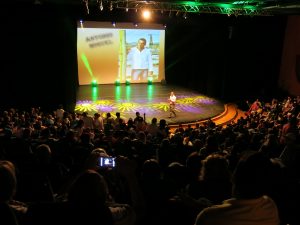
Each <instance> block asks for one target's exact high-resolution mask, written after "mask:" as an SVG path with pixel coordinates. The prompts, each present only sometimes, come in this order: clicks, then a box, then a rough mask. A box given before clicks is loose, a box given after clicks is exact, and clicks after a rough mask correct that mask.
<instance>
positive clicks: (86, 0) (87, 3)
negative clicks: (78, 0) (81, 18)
mask: <svg viewBox="0 0 300 225" xmlns="http://www.w3.org/2000/svg"><path fill="white" fill-rule="evenodd" d="M83 2H84V3H85V8H86V13H87V14H90V9H89V0H83Z"/></svg>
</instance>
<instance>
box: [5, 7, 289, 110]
mask: <svg viewBox="0 0 300 225" xmlns="http://www.w3.org/2000/svg"><path fill="white" fill-rule="evenodd" d="M93 10H95V9H91V14H92V15H95V14H94V12H93ZM83 11H84V10H83V9H82V8H78V7H73V8H70V7H66V6H53V5H52V6H47V5H18V6H15V5H6V6H3V7H1V9H0V19H1V21H2V28H1V29H2V32H1V35H0V43H1V44H2V51H1V53H2V60H1V61H0V76H1V84H0V103H1V104H0V105H1V106H0V107H1V108H5V107H9V106H42V107H51V108H53V107H55V106H56V105H58V104H63V105H64V106H65V107H66V108H69V109H70V110H73V109H74V105H75V100H76V89H77V87H78V78H77V55H76V21H77V20H78V19H80V18H83V19H85V20H103V21H112V20H114V21H124V22H130V21H131V22H132V21H134V22H138V21H137V18H133V17H130V16H129V14H126V15H122V14H118V13H117V12H116V11H113V12H112V13H111V14H109V13H104V14H103V15H102V16H101V15H99V14H97V15H96V16H85V15H84V12H83ZM108 14H109V15H108ZM123 14H124V12H123ZM157 19H158V20H157V22H159V23H167V29H166V54H165V55H166V58H165V61H166V63H165V64H166V80H167V83H170V84H178V85H181V86H185V87H188V88H191V89H194V90H197V91H199V92H201V93H204V94H207V95H210V96H213V97H218V98H221V99H224V100H232V99H239V98H248V96H257V95H262V94H263V95H265V96H266V95H273V94H274V93H276V92H277V91H278V89H277V80H278V74H279V64H280V59H281V50H282V43H283V37H284V28H285V23H286V18H284V17H245V16H244V17H241V16H239V17H232V16H231V17H228V16H227V15H208V14H206V15H196V16H195V15H190V17H189V18H188V19H186V20H185V19H183V18H179V17H176V16H172V17H169V16H165V17H161V18H157Z"/></svg>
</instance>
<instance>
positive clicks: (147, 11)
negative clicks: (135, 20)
mask: <svg viewBox="0 0 300 225" xmlns="http://www.w3.org/2000/svg"><path fill="white" fill-rule="evenodd" d="M143 17H144V19H146V20H148V19H150V17H151V12H150V11H149V10H148V9H145V10H144V11H143Z"/></svg>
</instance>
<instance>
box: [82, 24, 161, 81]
mask: <svg viewBox="0 0 300 225" xmlns="http://www.w3.org/2000/svg"><path fill="white" fill-rule="evenodd" d="M140 38H144V39H146V47H145V48H146V49H148V50H150V52H151V61H152V65H153V75H152V76H151V79H152V81H153V82H161V80H164V79H165V72H164V67H165V64H164V48H165V30H164V26H163V25H162V24H133V23H110V22H95V21H78V28H77V60H78V78H79V84H80V85H87V84H91V83H92V82H93V81H94V82H95V83H98V84H113V83H115V82H116V81H119V82H120V83H125V82H126V81H130V82H133V83H139V82H145V80H144V81H141V80H133V79H132V78H131V63H130V60H129V57H128V54H129V52H130V50H131V49H132V48H134V47H135V46H136V45H137V42H138V40H139V39H140Z"/></svg>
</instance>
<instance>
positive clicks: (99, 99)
mask: <svg viewBox="0 0 300 225" xmlns="http://www.w3.org/2000/svg"><path fill="white" fill-rule="evenodd" d="M171 91H174V93H175V95H176V97H177V101H176V107H175V111H176V114H177V116H176V117H175V118H168V117H169V101H168V99H169V96H170V92H171ZM137 111H138V112H140V114H141V115H142V116H143V115H144V114H145V118H146V121H147V123H150V122H151V119H152V118H153V117H156V118H157V119H158V121H159V120H160V119H165V120H166V121H167V123H168V124H170V125H171V124H179V123H194V122H198V121H199V122H200V121H202V120H205V119H208V118H213V117H216V116H218V115H220V114H222V113H223V112H224V104H223V103H222V102H221V101H219V100H217V99H214V98H211V97H208V96H205V95H203V94H200V93H197V92H195V91H191V90H188V89H186V88H182V87H178V86H170V85H164V84H161V83H153V84H151V85H150V84H131V85H125V84H120V86H116V85H114V84H104V85H94V86H92V85H82V86H79V88H78V92H77V98H76V106H75V112H76V113H82V112H88V114H89V115H91V116H93V115H94V113H96V112H98V113H100V114H101V115H102V116H103V117H105V116H106V113H107V112H110V113H111V114H112V116H113V117H114V118H115V113H116V112H120V113H121V118H123V119H125V121H127V120H128V119H129V118H135V113H136V112H137Z"/></svg>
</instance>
